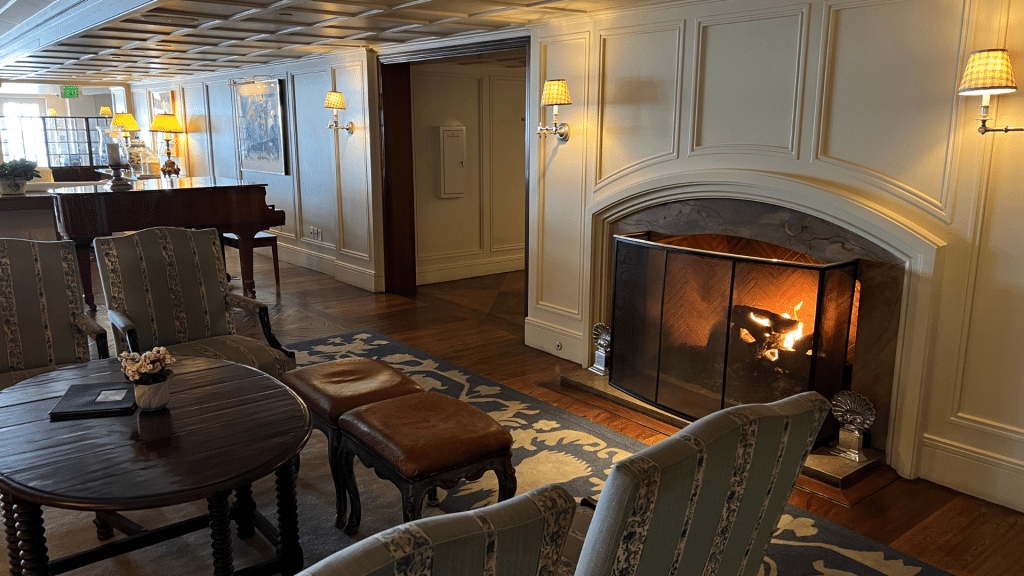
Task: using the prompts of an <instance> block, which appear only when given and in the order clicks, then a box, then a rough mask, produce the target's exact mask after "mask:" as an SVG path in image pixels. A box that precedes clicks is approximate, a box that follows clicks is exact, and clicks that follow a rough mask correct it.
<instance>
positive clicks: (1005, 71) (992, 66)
mask: <svg viewBox="0 0 1024 576" xmlns="http://www.w3.org/2000/svg"><path fill="white" fill-rule="evenodd" d="M1016 90H1017V83H1016V82H1015V81H1014V79H1013V67H1012V66H1010V55H1009V53H1008V52H1007V51H1006V50H1005V49H1003V48H990V49H987V50H975V51H974V52H971V57H970V58H969V59H968V60H967V66H966V67H965V68H964V76H963V79H962V80H961V81H960V88H959V90H957V93H958V94H960V95H961V96H981V116H979V118H978V119H979V120H981V126H979V127H978V132H979V133H981V134H985V133H987V132H1021V131H1024V128H1014V127H1010V126H1004V127H1002V128H989V127H988V126H987V124H986V123H987V122H988V107H989V100H990V98H991V96H992V95H993V94H1009V93H1010V92H1016Z"/></svg>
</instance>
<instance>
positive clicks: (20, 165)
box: [0, 158, 39, 182]
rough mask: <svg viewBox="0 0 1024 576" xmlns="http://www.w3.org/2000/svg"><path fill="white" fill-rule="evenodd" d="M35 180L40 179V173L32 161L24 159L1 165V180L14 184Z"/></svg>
mask: <svg viewBox="0 0 1024 576" xmlns="http://www.w3.org/2000/svg"><path fill="white" fill-rule="evenodd" d="M33 178H39V171H38V170H36V163H35V162H33V161H31V160H25V159H24V158H22V159H20V160H11V161H9V162H3V163H0V180H6V181H7V182H14V181H16V180H31V179H33Z"/></svg>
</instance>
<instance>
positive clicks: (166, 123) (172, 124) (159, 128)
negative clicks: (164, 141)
mask: <svg viewBox="0 0 1024 576" xmlns="http://www.w3.org/2000/svg"><path fill="white" fill-rule="evenodd" d="M149 129H150V131H152V132H173V133H175V134H181V133H183V132H184V131H185V129H184V128H182V127H181V122H178V118H177V117H176V116H175V115H174V114H157V115H156V117H154V118H153V125H152V126H150V127H149Z"/></svg>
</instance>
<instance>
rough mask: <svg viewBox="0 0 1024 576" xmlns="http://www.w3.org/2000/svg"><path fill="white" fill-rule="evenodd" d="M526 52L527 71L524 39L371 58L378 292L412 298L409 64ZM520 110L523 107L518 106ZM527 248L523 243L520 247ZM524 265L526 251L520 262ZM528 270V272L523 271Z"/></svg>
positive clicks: (413, 243) (413, 214)
mask: <svg viewBox="0 0 1024 576" xmlns="http://www.w3.org/2000/svg"><path fill="white" fill-rule="evenodd" d="M519 48H525V49H526V67H527V70H529V68H530V36H529V35H528V34H527V35H524V36H517V37H514V38H505V39H501V40H490V41H485V42H476V43H473V44H461V45H458V46H441V47H436V48H429V49H424V50H418V51H412V52H402V53H396V54H380V55H378V56H377V79H378V81H377V82H378V86H377V88H378V91H377V96H378V102H379V110H380V126H381V130H380V134H381V138H380V147H381V150H380V154H381V163H380V165H381V172H382V174H381V181H382V183H383V199H382V212H383V214H382V215H383V230H382V236H383V239H384V291H385V292H392V293H396V294H405V295H412V294H415V293H416V204H415V189H414V185H413V148H412V75H411V70H410V66H409V65H410V63H412V62H422V61H425V60H436V59H439V58H451V57H454V56H467V55H472V54H485V53H488V52H500V51H503V50H512V49H519ZM526 94H527V101H529V94H530V75H529V74H527V75H526ZM524 108H525V103H524ZM525 139H526V149H525V152H524V154H525V160H526V162H525V164H526V216H527V218H526V230H525V231H524V237H525V238H527V239H529V222H530V219H529V214H530V131H529V129H527V130H526V135H525ZM528 243H529V242H528V241H527V242H526V244H528ZM525 258H527V264H528V263H529V262H528V260H529V246H527V250H526V256H525ZM527 268H528V266H527Z"/></svg>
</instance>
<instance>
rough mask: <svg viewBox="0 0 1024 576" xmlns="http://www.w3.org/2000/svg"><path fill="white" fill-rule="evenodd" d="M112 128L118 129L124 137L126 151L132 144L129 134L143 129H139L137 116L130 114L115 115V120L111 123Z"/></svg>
mask: <svg viewBox="0 0 1024 576" xmlns="http://www.w3.org/2000/svg"><path fill="white" fill-rule="evenodd" d="M110 127H111V128H117V129H118V130H120V132H121V134H122V135H124V147H125V149H127V148H128V147H129V146H131V144H132V143H131V136H129V135H128V133H129V132H138V131H140V130H142V128H139V123H138V122H136V121H135V116H132V115H131V113H130V112H124V113H120V114H114V119H113V120H111V121H110Z"/></svg>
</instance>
